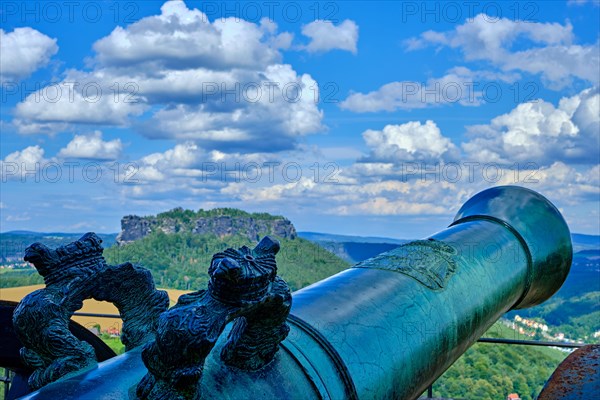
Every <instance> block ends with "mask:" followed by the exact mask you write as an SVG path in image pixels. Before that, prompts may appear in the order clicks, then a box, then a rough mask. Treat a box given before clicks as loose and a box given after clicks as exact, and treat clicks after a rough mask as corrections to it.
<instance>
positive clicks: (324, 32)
mask: <svg viewBox="0 0 600 400" xmlns="http://www.w3.org/2000/svg"><path fill="white" fill-rule="evenodd" d="M302 34H303V35H304V36H307V37H308V38H310V42H309V43H308V44H307V45H306V46H305V49H306V51H308V52H310V53H319V52H327V51H330V50H335V49H338V50H345V51H349V52H351V53H353V54H356V52H357V49H356V43H357V42H358V25H356V23H355V22H354V21H352V20H350V19H346V20H344V21H343V22H342V23H341V24H339V25H337V26H336V25H334V24H333V22H331V21H325V20H316V21H313V22H311V23H309V24H307V25H304V26H303V27H302Z"/></svg>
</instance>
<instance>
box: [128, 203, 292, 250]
mask: <svg viewBox="0 0 600 400" xmlns="http://www.w3.org/2000/svg"><path fill="white" fill-rule="evenodd" d="M158 231H160V232H164V233H167V234H169V233H193V234H198V235H205V234H213V235H216V236H218V237H220V238H223V237H225V236H232V235H241V236H243V237H246V238H248V239H249V240H252V241H254V240H258V239H259V238H260V237H261V236H265V235H275V236H279V237H281V238H284V239H292V240H293V239H295V238H296V237H297V233H296V228H295V227H294V225H292V223H291V222H290V220H288V219H287V218H284V217H281V216H274V215H271V214H267V213H248V212H245V211H242V210H238V209H234V208H215V209H212V210H208V211H206V210H202V209H200V210H199V211H192V210H184V209H183V208H175V209H173V210H171V211H167V212H164V213H160V214H158V215H156V216H146V217H140V216H137V215H128V216H125V217H123V219H121V233H119V235H118V236H117V243H119V244H121V245H122V244H127V243H131V242H134V241H136V240H139V239H142V238H144V237H146V236H147V235H149V234H150V233H152V232H158Z"/></svg>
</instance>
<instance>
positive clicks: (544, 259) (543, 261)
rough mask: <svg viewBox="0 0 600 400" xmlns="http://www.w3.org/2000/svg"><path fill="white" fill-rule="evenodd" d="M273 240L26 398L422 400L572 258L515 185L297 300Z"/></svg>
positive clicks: (229, 262) (543, 203)
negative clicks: (130, 341)
mask: <svg viewBox="0 0 600 400" xmlns="http://www.w3.org/2000/svg"><path fill="white" fill-rule="evenodd" d="M277 249H278V245H276V243H275V242H274V241H272V240H270V239H263V241H261V243H259V245H258V246H257V248H255V249H254V250H252V251H250V250H249V249H247V248H242V249H240V250H238V251H234V250H227V251H226V252H224V253H220V254H217V255H215V256H214V258H213V261H212V263H211V265H210V269H209V271H210V274H211V281H210V284H209V288H208V289H207V290H203V291H200V292H196V293H194V294H191V295H186V296H183V297H182V298H180V301H179V303H178V305H177V306H176V307H174V308H173V309H171V310H169V311H167V312H165V313H163V314H162V315H161V316H160V318H159V324H158V332H157V334H156V338H155V339H154V340H152V341H150V342H148V343H147V344H146V345H145V346H144V347H143V351H142V347H138V348H135V349H133V350H131V351H130V352H128V353H126V354H124V355H122V356H118V357H115V358H113V359H111V360H110V361H109V362H105V363H100V364H99V365H98V366H97V368H95V369H88V370H87V371H83V372H81V373H79V374H74V375H72V376H70V377H66V378H63V379H61V380H60V381H58V382H55V383H53V384H50V385H47V386H45V387H43V388H42V389H40V390H39V391H37V392H35V393H32V394H30V395H28V396H27V397H24V399H36V400H48V399H55V398H57V396H58V397H60V398H62V399H65V400H69V399H79V398H89V399H100V400H103V399H105V400H108V399H117V398H123V399H128V398H129V399H133V398H136V397H141V398H148V399H200V398H203V399H248V398H254V399H261V400H262V399H333V400H340V399H415V398H417V397H418V396H419V395H420V394H421V393H423V391H424V390H425V389H426V388H427V386H428V385H429V384H430V383H432V382H433V381H434V380H435V379H437V378H438V377H439V376H440V375H441V374H442V373H443V372H444V371H445V370H446V369H447V368H448V367H449V366H450V365H452V363H453V362H454V361H455V360H456V359H457V358H458V357H460V355H461V354H463V353H464V352H465V351H466V350H467V349H468V348H469V347H470V346H471V345H472V344H473V343H475V342H476V340H477V339H478V338H479V337H480V336H481V335H482V334H483V333H484V332H485V331H486V330H487V329H489V328H490V326H491V325H492V324H493V323H494V322H495V321H496V320H498V318H500V317H501V316H502V315H503V314H504V313H505V312H507V311H509V310H511V309H518V308H524V307H530V306H533V305H536V304H540V303H541V302H543V301H544V300H546V299H548V298H549V297H550V296H552V295H553V294H554V293H555V292H556V291H557V290H558V289H559V288H560V286H561V285H562V283H563V282H564V280H565V278H566V276H567V274H568V272H569V269H570V265H571V259H572V246H571V239H570V233H569V229H568V227H567V224H566V223H565V221H564V219H563V218H562V216H561V215H560V213H559V212H558V210H557V209H556V207H554V206H553V205H552V204H551V203H550V202H549V201H548V200H547V199H545V198H544V197H542V196H541V195H539V194H537V193H535V192H533V191H531V190H528V189H524V188H519V187H514V186H503V187H496V188H492V189H488V190H485V191H483V192H481V193H479V194H477V195H475V196H474V197H473V198H471V199H470V200H468V201H467V202H466V203H465V204H464V205H463V206H462V208H461V209H460V210H459V211H458V213H457V215H456V217H455V219H454V221H453V222H452V223H451V224H450V226H449V227H448V228H446V229H444V230H442V231H440V232H438V233H436V234H434V235H432V236H431V237H429V238H426V239H424V240H418V241H414V242H411V243H407V244H405V245H402V246H399V247H398V248H396V249H393V250H391V251H389V252H387V253H383V254H381V255H379V256H377V257H374V258H372V259H369V260H365V261H363V262H361V263H359V264H357V265H355V266H354V267H352V268H349V269H347V270H345V271H342V272H340V273H338V274H336V275H334V276H332V277H329V278H327V279H325V280H323V281H320V282H318V283H315V284H313V285H311V286H309V287H306V288H304V289H302V290H299V291H297V292H295V293H293V296H292V298H293V304H292V306H291V310H289V307H290V300H291V299H290V296H289V293H288V290H287V287H286V286H285V285H284V283H283V282H282V281H281V280H280V279H279V278H277V277H276V276H275V273H276V268H275V262H274V256H275V253H276V252H277ZM288 310H289V315H287V313H288ZM286 315H287V325H286ZM228 322H232V323H230V324H227V323H228ZM288 327H289V328H288ZM288 329H289V332H288ZM286 334H287V336H286ZM280 340H282V341H281V343H279V341H280ZM278 348H279V351H277V349H278ZM211 350H212V351H211ZM219 355H220V356H219ZM200 378H201V379H200Z"/></svg>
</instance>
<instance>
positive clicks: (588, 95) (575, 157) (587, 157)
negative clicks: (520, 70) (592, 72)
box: [462, 88, 600, 165]
mask: <svg viewBox="0 0 600 400" xmlns="http://www.w3.org/2000/svg"><path fill="white" fill-rule="evenodd" d="M468 130H469V136H470V138H471V139H470V140H469V141H467V142H465V143H463V145H462V147H463V150H464V151H465V153H466V154H467V156H468V157H469V158H470V159H476V160H483V161H489V162H500V163H509V162H514V161H518V162H534V163H538V164H540V165H549V164H552V163H553V162H554V161H564V162H570V163H588V164H595V163H597V162H598V148H599V147H600V134H599V132H600V93H599V91H598V88H590V89H586V90H584V91H582V92H581V93H579V94H577V95H575V96H572V97H565V98H563V99H561V101H560V102H559V104H558V106H554V105H553V104H552V103H549V102H546V101H544V100H537V101H535V102H529V103H522V104H519V105H518V106H517V107H515V108H514V109H513V110H511V111H510V112H508V113H506V114H502V115H500V116H498V117H496V118H494V119H493V120H492V121H491V123H490V124H488V125H475V126H471V127H469V128H468Z"/></svg>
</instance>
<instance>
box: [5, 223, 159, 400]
mask: <svg viewBox="0 0 600 400" xmlns="http://www.w3.org/2000/svg"><path fill="white" fill-rule="evenodd" d="M101 243H102V240H101V239H100V238H99V237H98V236H97V235H96V234H94V233H86V234H85V235H83V236H82V237H81V238H80V239H79V240H77V241H76V242H73V243H70V244H68V245H66V246H61V247H58V248H57V249H55V250H51V249H49V248H48V247H46V246H44V245H43V244H40V243H34V244H32V245H31V246H29V247H28V248H27V249H26V250H25V261H29V262H31V263H32V264H33V265H34V266H35V268H36V269H37V271H38V272H39V274H40V275H42V277H43V278H44V283H45V284H46V287H45V288H43V289H40V290H36V291H35V292H33V293H30V294H29V295H27V296H26V297H25V298H24V299H23V300H22V301H21V302H20V303H19V305H18V307H17V308H16V309H15V311H14V314H13V326H14V329H15V331H16V333H17V336H18V338H19V339H20V340H21V342H22V343H23V345H24V346H25V347H23V348H22V349H21V357H22V358H23V360H24V362H25V364H26V365H28V366H29V367H31V368H33V369H34V372H33V374H32V375H31V376H30V377H29V386H30V387H31V388H32V389H38V388H40V387H42V386H44V385H46V384H48V383H50V382H53V381H55V380H57V379H59V378H61V377H62V376H64V375H66V374H68V373H71V372H74V371H78V370H80V369H82V368H85V367H89V366H93V365H95V364H96V357H95V354H94V350H93V348H92V346H90V345H89V344H88V343H86V342H84V341H81V340H79V339H77V338H76V337H75V336H74V335H73V334H72V333H71V332H70V331H69V319H70V318H71V316H72V315H73V313H74V312H75V311H77V310H79V309H80V308H81V307H82V306H83V300H85V299H90V298H93V299H96V300H103V301H108V302H111V303H114V304H115V306H116V307H117V309H118V310H119V313H120V314H121V317H122V318H123V329H122V334H121V341H122V342H123V344H125V349H126V350H131V349H132V348H134V347H137V346H140V345H142V344H144V343H146V342H147V341H148V340H150V339H152V338H153V337H154V331H155V327H156V323H157V319H158V316H159V315H160V314H161V313H162V312H163V311H165V310H166V309H167V308H168V307H169V297H168V295H167V292H165V291H162V290H156V287H155V286H154V281H153V279H152V275H151V274H150V272H149V271H148V270H146V269H144V268H140V267H138V266H134V265H132V264H130V263H125V264H120V265H116V266H112V265H107V264H106V261H105V260H104V257H103V256H102V252H103V250H104V249H103V248H102V245H101Z"/></svg>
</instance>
